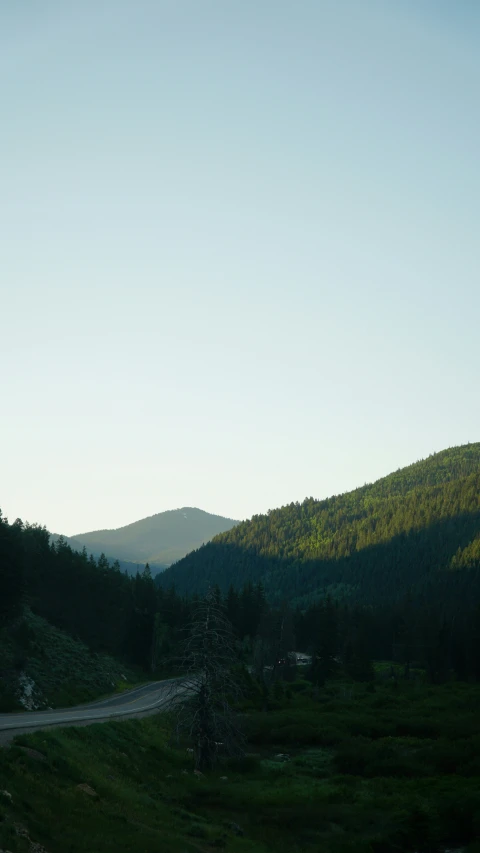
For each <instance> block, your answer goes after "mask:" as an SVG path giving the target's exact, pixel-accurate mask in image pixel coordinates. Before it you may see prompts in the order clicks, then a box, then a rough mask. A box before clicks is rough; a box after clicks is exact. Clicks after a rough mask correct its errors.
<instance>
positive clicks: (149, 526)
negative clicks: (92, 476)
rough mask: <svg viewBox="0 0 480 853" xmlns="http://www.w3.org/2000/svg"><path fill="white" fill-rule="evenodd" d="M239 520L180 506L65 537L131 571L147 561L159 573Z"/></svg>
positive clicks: (76, 546)
mask: <svg viewBox="0 0 480 853" xmlns="http://www.w3.org/2000/svg"><path fill="white" fill-rule="evenodd" d="M238 523H239V522H238V521H237V520H235V519H231V518H227V517H225V516H221V515H214V514H213V513H209V512H206V511H205V510H202V509H199V508H198V507H179V508H177V509H172V510H165V511H164V512H159V513H154V514H153V515H149V516H146V517H145V518H141V519H138V520H137V521H133V522H130V523H129V524H126V525H123V526H121V527H116V528H102V529H99V530H91V531H87V532H86V533H76V534H74V535H73V536H65V537H64V539H65V541H66V542H68V544H70V545H71V547H73V548H75V549H77V550H80V551H81V550H82V548H83V547H85V548H86V549H87V551H89V552H90V553H92V554H94V556H99V555H100V554H101V553H104V554H105V555H106V556H107V557H108V558H109V559H112V560H113V559H117V560H119V562H120V566H121V568H123V569H126V570H127V571H129V573H134V572H135V571H136V569H137V566H138V565H145V563H149V564H150V567H151V569H152V571H153V572H154V573H155V572H156V571H163V569H165V568H166V567H167V566H169V565H171V563H173V562H175V561H176V560H179V559H181V558H182V557H183V556H185V554H187V553H188V552H190V551H192V550H194V549H195V548H198V547H199V546H200V545H202V544H204V543H205V542H208V541H209V540H210V539H211V538H212V537H213V536H215V535H216V534H218V533H222V532H225V531H227V530H229V529H231V527H233V526H234V525H236V524H238ZM53 538H54V539H55V538H56V539H58V538H59V535H58V534H53Z"/></svg>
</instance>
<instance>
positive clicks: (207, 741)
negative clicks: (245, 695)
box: [174, 592, 244, 771]
mask: <svg viewBox="0 0 480 853" xmlns="http://www.w3.org/2000/svg"><path fill="white" fill-rule="evenodd" d="M178 665H179V668H180V670H181V672H182V677H181V679H180V680H179V681H177V682H176V684H175V687H174V690H175V702H174V714H175V718H176V732H177V735H181V734H183V735H186V736H187V737H188V739H189V741H190V743H191V745H192V747H193V754H194V760H195V769H196V770H200V771H202V770H206V769H209V768H211V767H212V766H213V765H214V763H215V761H216V759H217V757H218V756H219V754H222V753H223V754H224V755H230V756H235V755H237V756H240V755H242V754H243V752H244V737H243V735H242V732H241V729H240V727H239V725H238V721H237V716H238V715H237V714H236V712H235V710H234V708H233V703H234V701H235V699H238V698H239V697H240V695H241V686H240V683H239V678H238V676H237V674H236V672H235V670H236V668H237V667H238V658H237V654H236V650H235V638H234V635H233V631H232V626H231V625H230V622H229V621H228V619H227V617H226V615H225V610H224V608H223V606H222V604H221V603H220V602H219V601H218V597H217V596H216V595H215V593H213V592H210V593H209V594H208V595H207V597H206V598H205V599H204V600H202V601H199V602H198V603H197V604H196V605H195V608H194V611H193V615H192V621H191V622H190V624H189V625H188V626H187V629H186V635H185V639H184V641H183V644H182V649H181V654H180V657H179V664H178Z"/></svg>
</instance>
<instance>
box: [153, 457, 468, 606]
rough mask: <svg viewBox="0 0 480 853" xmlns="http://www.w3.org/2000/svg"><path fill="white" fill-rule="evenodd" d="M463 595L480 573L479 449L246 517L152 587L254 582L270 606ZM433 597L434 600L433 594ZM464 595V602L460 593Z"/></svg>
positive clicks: (189, 587)
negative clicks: (324, 598)
mask: <svg viewBox="0 0 480 853" xmlns="http://www.w3.org/2000/svg"><path fill="white" fill-rule="evenodd" d="M464 567H465V568H469V569H470V572H469V577H468V585H469V588H470V589H471V588H472V584H473V583H474V578H475V577H476V572H477V571H478V569H479V568H480V444H478V443H477V444H470V445H466V446H464V447H456V448H451V449H449V450H446V451H443V452H442V453H438V454H435V455H433V456H430V457H429V458H428V459H426V460H423V461H421V462H418V463H416V464H414V465H410V466H408V467H407V468H404V469H402V470H399V471H397V472H395V473H394V474H391V475H390V476H388V477H384V478H382V479H381V480H379V481H378V482H376V483H373V484H371V485H367V486H363V487H361V488H359V489H356V490H354V491H353V492H348V493H346V494H343V495H337V496H335V497H332V498H328V499H327V500H322V501H317V500H314V499H313V498H309V499H306V500H305V501H304V502H303V503H302V504H299V503H292V504H290V505H289V506H285V507H282V508H281V509H277V510H273V511H271V512H269V513H268V514H266V515H258V516H254V517H253V518H252V519H251V521H247V522H243V523H242V524H239V525H238V526H237V527H236V528H234V529H233V530H231V531H229V532H227V533H225V534H223V535H221V536H218V537H216V538H215V539H214V540H213V541H212V542H211V543H209V544H208V545H206V546H204V547H203V548H200V549H199V550H198V551H196V552H194V553H192V554H189V555H188V556H187V557H186V558H185V559H183V560H181V561H180V562H178V563H177V564H176V565H175V566H172V567H171V568H170V569H168V570H167V571H166V572H165V573H164V574H163V575H162V577H161V579H159V583H161V584H162V585H164V586H168V585H170V584H175V587H176V589H177V591H178V592H180V593H183V592H186V591H187V590H190V591H194V590H195V591H198V592H203V591H205V590H206V589H207V588H208V586H209V585H213V584H218V585H219V586H220V588H221V589H222V590H224V591H226V590H227V589H228V587H229V585H230V584H233V585H234V586H239V585H241V584H242V583H244V582H245V581H252V582H258V581H261V582H262V583H263V585H264V587H265V590H266V593H267V595H268V596H269V598H270V599H271V600H272V601H275V600H282V599H287V600H289V601H295V602H297V603H301V604H306V603H308V602H309V601H311V600H313V599H314V598H315V597H318V595H323V594H325V593H330V594H332V595H334V596H335V597H340V598H346V599H349V600H352V601H357V602H361V603H368V604H372V603H374V602H376V603H381V602H387V601H395V600H397V599H398V598H399V597H401V596H404V595H405V593H406V592H407V591H412V590H413V591H416V593H418V594H426V593H427V592H428V591H429V594H431V595H433V594H435V595H437V593H438V594H439V590H440V587H441V586H443V585H444V584H445V583H446V582H447V580H446V579H445V578H442V577H441V576H440V570H449V571H450V572H451V573H454V575H455V577H452V578H451V579H448V584H449V586H451V587H453V586H454V587H459V586H461V585H462V584H463V579H462V578H461V577H460V576H461V575H462V574H463V573H462V572H460V573H459V571H458V570H461V569H462V568H464ZM434 590H437V592H434ZM465 594H467V593H465Z"/></svg>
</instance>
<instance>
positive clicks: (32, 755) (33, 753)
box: [18, 746, 47, 761]
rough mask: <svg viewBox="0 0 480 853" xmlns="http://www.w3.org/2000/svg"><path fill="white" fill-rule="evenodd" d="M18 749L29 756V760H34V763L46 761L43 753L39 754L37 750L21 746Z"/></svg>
mask: <svg viewBox="0 0 480 853" xmlns="http://www.w3.org/2000/svg"><path fill="white" fill-rule="evenodd" d="M18 749H21V750H22V752H24V753H25V755H28V757H29V758H33V759H34V761H46V760H47V759H46V757H45V755H43V753H42V752H38V750H37V749H31V748H30V747H29V746H19V747H18Z"/></svg>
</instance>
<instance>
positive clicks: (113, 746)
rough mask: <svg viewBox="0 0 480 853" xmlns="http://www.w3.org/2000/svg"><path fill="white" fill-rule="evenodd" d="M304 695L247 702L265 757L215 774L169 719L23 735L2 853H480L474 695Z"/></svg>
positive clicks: (339, 687)
mask: <svg viewBox="0 0 480 853" xmlns="http://www.w3.org/2000/svg"><path fill="white" fill-rule="evenodd" d="M308 689H309V688H308V687H307V686H306V685H305V683H297V684H295V685H293V690H292V695H291V697H290V698H288V696H287V697H285V696H284V697H280V696H277V698H276V699H274V698H273V697H272V698H271V710H270V711H269V712H267V713H263V712H261V711H259V710H258V709H257V707H256V703H255V701H253V700H252V702H251V703H250V705H249V704H248V703H247V704H246V705H245V708H244V711H245V714H246V716H245V722H246V725H247V728H248V731H249V735H250V740H251V747H250V748H251V749H252V750H255V751H256V752H257V753H258V757H253V756H252V757H250V758H247V759H246V760H245V761H244V762H243V765H239V764H237V765H234V766H232V765H230V766H228V767H225V766H223V767H221V766H220V767H218V768H217V769H216V770H215V771H214V772H212V774H211V775H209V776H208V777H206V778H204V779H196V778H195V777H194V776H193V775H192V772H191V770H192V767H191V761H190V760H189V758H188V756H187V755H186V753H185V750H184V749H176V750H175V749H172V748H171V747H169V745H168V734H169V729H168V718H167V717H165V716H162V715H159V716H157V717H154V718H149V719H147V720H142V721H127V722H121V723H120V722H117V723H108V724H104V725H96V726H90V727H86V728H82V729H65V730H57V731H51V732H38V733H36V734H34V735H30V736H29V737H22V738H20V739H19V740H18V741H17V745H14V746H13V747H12V748H10V749H7V750H3V751H1V752H0V790H1V789H3V788H5V789H6V790H7V791H8V792H9V793H10V794H11V796H12V802H10V800H9V799H8V797H3V799H2V797H0V814H2V813H3V820H1V821H0V846H1V847H4V848H7V849H8V850H11V851H12V853H20V851H26V850H28V849H29V848H28V844H27V842H26V840H25V839H24V838H20V837H19V836H18V835H16V832H15V829H14V824H15V823H17V824H18V823H20V824H22V825H24V826H26V827H27V829H28V832H29V834H30V837H31V838H32V839H33V840H34V841H37V842H40V843H42V844H43V845H45V848H46V850H47V851H48V853H87V851H89V853H91V851H93V850H94V851H95V853H109V851H112V853H113V851H115V853H121V851H124V853H132V851H138V853H154V851H155V853H157V851H159V850H161V851H162V853H170V851H172V853H174V851H175V853H187V852H188V853H193V851H204V853H207V851H211V850H212V849H226V850H227V851H232V853H241V851H244V852H245V853H266V851H272V853H273V851H275V853H300V851H310V850H311V851H312V853H313V851H315V853H318V851H319V850H321V851H322V853H347V851H351V853H390V851H391V853H393V852H394V851H397V850H406V851H408V850H419V851H421V850H423V851H427V850H430V851H435V850H439V849H441V848H442V845H444V846H448V845H449V846H456V847H463V846H464V845H467V844H470V847H468V849H469V850H470V851H472V853H473V851H474V850H475V851H477V853H478V850H479V849H480V848H479V847H478V846H475V838H476V837H478V836H479V835H480V759H479V757H478V756H479V746H480V743H479V735H478V722H477V721H478V710H479V708H480V689H479V688H478V687H471V686H468V685H445V686H442V687H435V688H433V687H426V686H424V685H422V684H410V685H404V686H402V685H399V686H398V688H395V687H394V686H393V685H390V684H378V685H377V688H376V690H375V692H369V690H368V688H366V687H364V686H363V685H362V686H359V685H352V684H340V683H339V684H332V685H330V686H329V687H328V688H327V689H326V690H325V691H323V692H322V694H321V696H320V699H319V700H318V699H317V700H315V699H314V698H313V697H311V696H308V695H307V693H308ZM18 744H23V745H29V746H30V747H33V748H34V749H36V750H38V751H39V752H41V753H42V754H43V755H44V756H45V759H46V760H45V761H39V760H38V758H35V757H29V756H28V754H26V753H25V752H24V751H22V750H21V749H20V748H19V746H18ZM277 752H288V753H289V754H290V756H291V760H290V761H288V762H286V763H282V762H281V761H279V760H276V759H275V755H276V753H277ZM184 770H187V771H188V773H187V775H184V774H183V772H182V771H184ZM224 774H226V775H227V776H228V780H227V781H222V780H221V779H220V776H222V775H224ZM82 783H87V784H89V785H90V786H92V788H93V789H94V790H95V791H96V793H97V795H98V796H97V797H96V798H92V797H89V796H88V795H86V794H85V793H84V792H83V791H81V790H79V789H78V788H77V785H78V784H82ZM232 823H236V824H239V825H240V826H241V828H242V829H243V831H244V835H243V837H239V836H237V835H236V834H235V827H232V826H231V824H232Z"/></svg>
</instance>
